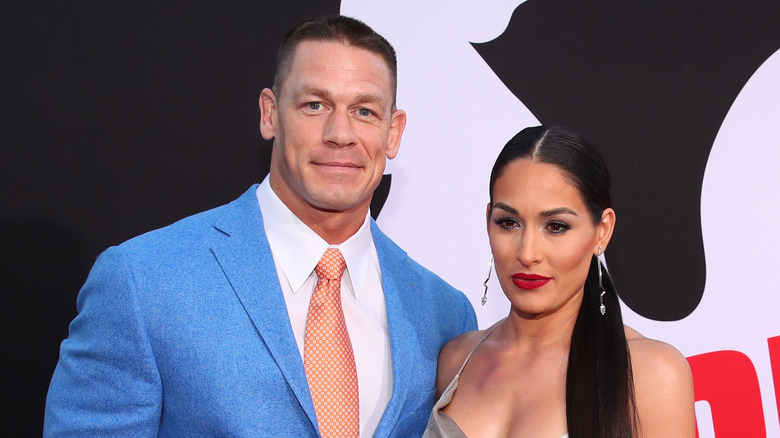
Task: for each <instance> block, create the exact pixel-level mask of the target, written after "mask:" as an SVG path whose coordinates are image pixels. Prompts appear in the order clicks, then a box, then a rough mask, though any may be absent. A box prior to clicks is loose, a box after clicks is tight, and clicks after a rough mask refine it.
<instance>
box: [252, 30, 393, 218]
mask: <svg viewBox="0 0 780 438" xmlns="http://www.w3.org/2000/svg"><path fill="white" fill-rule="evenodd" d="M393 97H394V96H393V91H392V87H391V78H390V72H389V69H388V67H387V65H386V63H385V61H384V59H383V58H382V57H381V56H380V55H378V54H375V53H373V52H369V51H367V50H365V49H360V48H356V47H352V46H348V45H344V44H341V43H334V42H320V41H302V42H301V43H299V45H298V47H297V48H296V50H295V56H294V58H293V62H292V64H291V67H290V70H289V73H288V74H287V76H286V77H285V78H283V79H282V83H281V85H280V87H279V95H278V96H276V95H274V93H273V92H272V91H271V90H270V89H265V90H263V92H262V93H261V95H260V109H261V121H260V130H261V132H262V134H263V137H264V138H265V139H271V138H274V146H273V152H272V157H271V175H270V178H271V179H270V183H271V187H272V188H273V189H274V191H275V192H276V194H277V195H278V196H279V198H280V199H281V200H282V201H283V202H284V203H285V204H286V205H287V206H288V207H289V208H290V209H291V210H292V211H293V212H295V213H296V214H298V215H299V216H300V215H301V214H304V215H306V214H311V213H316V211H330V212H353V213H356V214H362V215H365V214H366V212H367V211H368V206H369V204H370V202H371V196H372V195H373V192H374V189H375V188H376V187H377V185H378V184H379V181H380V179H381V178H382V174H383V172H384V169H385V159H386V158H390V159H392V158H394V157H395V155H396V154H397V152H398V146H399V143H400V140H401V134H402V133H403V129H404V126H405V125H406V115H405V113H404V112H403V111H401V110H393Z"/></svg>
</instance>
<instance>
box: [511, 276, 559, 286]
mask: <svg viewBox="0 0 780 438" xmlns="http://www.w3.org/2000/svg"><path fill="white" fill-rule="evenodd" d="M550 280H552V278H550V277H545V276H544V275H538V274H523V273H517V274H514V275H512V283H514V284H515V286H517V287H519V288H520V289H536V288H539V287H542V286H544V285H545V284H547V282H549V281H550Z"/></svg>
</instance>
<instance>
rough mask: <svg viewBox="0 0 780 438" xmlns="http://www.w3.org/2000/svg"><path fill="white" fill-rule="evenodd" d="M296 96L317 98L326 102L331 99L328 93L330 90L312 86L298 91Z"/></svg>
mask: <svg viewBox="0 0 780 438" xmlns="http://www.w3.org/2000/svg"><path fill="white" fill-rule="evenodd" d="M296 94H297V95H298V96H316V97H319V98H321V99H326V100H328V99H329V98H330V93H329V92H328V90H325V89H322V88H319V87H312V86H305V87H302V88H301V89H300V90H298V93H296Z"/></svg>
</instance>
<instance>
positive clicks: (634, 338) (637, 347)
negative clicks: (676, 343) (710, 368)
mask: <svg viewBox="0 0 780 438" xmlns="http://www.w3.org/2000/svg"><path fill="white" fill-rule="evenodd" d="M626 341H627V342H628V348H629V351H630V353H631V362H632V365H633V367H634V371H635V372H636V371H640V372H641V373H642V374H646V373H653V374H655V375H654V376H653V377H664V376H663V374H666V373H669V374H671V375H669V376H667V377H674V376H675V375H677V374H679V373H682V374H683V375H682V376H680V377H685V376H689V375H690V373H691V369H690V367H689V366H688V361H687V360H686V359H685V356H683V355H682V353H680V352H679V351H678V350H677V349H676V348H674V347H673V346H671V345H669V344H667V343H666V342H662V341H658V340H655V339H651V338H648V337H645V336H644V335H642V334H641V333H639V332H638V331H636V330H634V329H633V328H631V327H628V326H626ZM645 368H646V369H645Z"/></svg>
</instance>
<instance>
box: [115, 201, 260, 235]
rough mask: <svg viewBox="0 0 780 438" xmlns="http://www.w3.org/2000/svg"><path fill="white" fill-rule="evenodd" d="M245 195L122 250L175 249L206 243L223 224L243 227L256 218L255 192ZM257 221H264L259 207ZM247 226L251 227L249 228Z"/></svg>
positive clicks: (188, 217)
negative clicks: (244, 219) (244, 221)
mask: <svg viewBox="0 0 780 438" xmlns="http://www.w3.org/2000/svg"><path fill="white" fill-rule="evenodd" d="M255 187H256V186H253V187H250V189H249V190H247V191H246V192H244V194H242V195H241V196H240V197H238V198H237V199H235V200H233V201H231V202H229V203H227V204H223V205H220V206H217V207H214V208H211V209H209V210H205V211H201V212H198V213H195V214H192V215H190V216H187V217H184V218H182V219H179V220H177V221H176V222H173V223H171V224H169V225H166V226H163V227H161V228H157V229H154V230H151V231H147V232H146V233H143V234H140V235H138V236H135V237H133V238H131V239H129V240H127V241H125V242H123V243H121V244H119V245H118V246H119V247H120V248H122V249H125V250H138V249H144V248H154V247H157V246H160V245H164V246H166V247H168V248H175V247H178V246H181V245H185V244H191V243H193V242H202V241H203V240H204V239H205V238H206V237H207V236H208V235H209V234H213V233H215V232H216V233H219V232H220V231H222V230H220V225H221V224H230V225H233V224H236V225H238V226H240V225H241V216H242V215H244V216H250V217H251V216H255V215H253V214H252V211H251V207H252V204H251V203H252V202H254V203H255V205H256V201H254V188H255ZM256 210H257V211H256V213H257V214H256V219H257V220H260V221H262V218H261V216H260V211H259V207H257V208H256ZM246 226H250V225H249V224H246ZM223 233H224V231H223Z"/></svg>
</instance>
